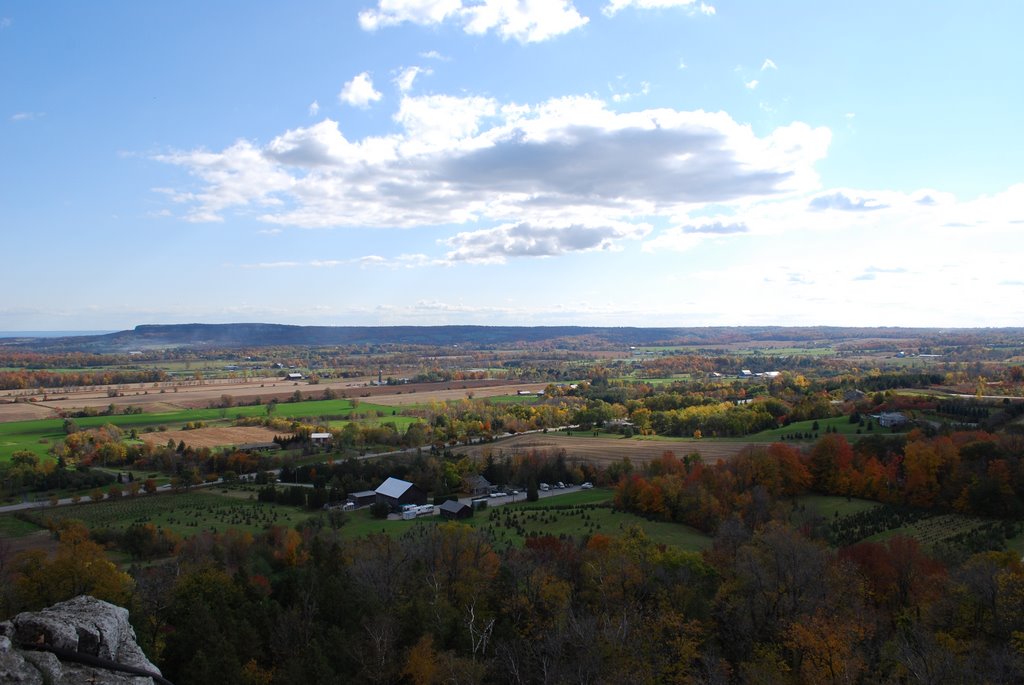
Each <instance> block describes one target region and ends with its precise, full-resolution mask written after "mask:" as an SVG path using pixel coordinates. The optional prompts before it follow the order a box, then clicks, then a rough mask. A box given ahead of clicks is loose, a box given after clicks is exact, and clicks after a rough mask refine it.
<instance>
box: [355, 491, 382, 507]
mask: <svg viewBox="0 0 1024 685" xmlns="http://www.w3.org/2000/svg"><path fill="white" fill-rule="evenodd" d="M348 501H349V502H351V503H352V504H354V505H356V506H357V507H368V506H370V505H371V504H373V503H374V502H376V501H377V493H376V492H374V491H373V490H361V491H359V492H350V493H349V495H348Z"/></svg>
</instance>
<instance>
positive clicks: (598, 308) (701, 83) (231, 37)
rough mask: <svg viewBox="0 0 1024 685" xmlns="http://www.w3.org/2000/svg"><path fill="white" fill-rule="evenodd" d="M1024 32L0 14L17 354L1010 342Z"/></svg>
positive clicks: (932, 19)
mask: <svg viewBox="0 0 1024 685" xmlns="http://www.w3.org/2000/svg"><path fill="white" fill-rule="evenodd" d="M1022 25H1024V4H1022V3H1020V2H1011V1H1006V2H991V3H985V4H983V5H978V4H976V3H972V4H967V3H953V2H909V1H908V2H898V3H893V2H861V3H821V2H810V1H807V2H786V1H779V2H771V3H767V2H758V3H753V2H744V3H737V2H728V1H722V2H715V1H714V0H708V1H706V2H701V1H700V0H695V1H684V0H601V1H600V2H588V1H584V0H344V1H343V0H336V1H335V2H292V3H287V4H286V5H285V4H282V3H271V2H252V1H246V2H228V1H223V2H216V3H189V2H186V3H135V2H106V3H81V2H60V1H58V2H48V3H37V2H24V1H23V2H9V1H3V0H0V93H2V95H0V227H2V237H3V245H4V253H5V254H6V255H7V259H5V260H4V262H5V266H4V286H3V292H4V295H3V297H0V330H82V329H121V328H129V327H132V326H135V325H137V324H142V323H181V322H232V321H267V322H280V323H297V324H317V325H346V324H357V325H391V324H456V323H459V324H461V323H472V324H500V325H509V324H522V325H561V324H579V325H637V326H701V325H751V324H753V325H765V324H778V325H808V324H829V325H852V326H871V325H885V326H1013V325H1022V324H1024V269H1022V268H1021V266H1020V265H1021V262H1022V256H1024V165H1022V164H1021V161H1020V160H1021V159H1022V158H1024V136H1022V135H1021V133H1020V123H1021V122H1022V121H1024V87H1022V85H1024V84H1022V78H1024V77H1022V75H1021V74H1022V67H1024V54H1022V49H1021V48H1020V47H1019V36H1018V35H1017V33H1018V32H1019V27H1020V26H1022Z"/></svg>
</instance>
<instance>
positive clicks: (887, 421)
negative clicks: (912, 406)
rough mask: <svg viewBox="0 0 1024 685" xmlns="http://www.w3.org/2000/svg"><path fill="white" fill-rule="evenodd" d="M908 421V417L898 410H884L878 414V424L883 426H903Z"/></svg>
mask: <svg viewBox="0 0 1024 685" xmlns="http://www.w3.org/2000/svg"><path fill="white" fill-rule="evenodd" d="M906 422H907V417H906V416H904V415H903V414H901V413H899V412H898V411H884V412H882V413H881V414H879V415H878V425H879V426H881V427H882V428H890V427H892V426H902V425H903V424H905V423H906Z"/></svg>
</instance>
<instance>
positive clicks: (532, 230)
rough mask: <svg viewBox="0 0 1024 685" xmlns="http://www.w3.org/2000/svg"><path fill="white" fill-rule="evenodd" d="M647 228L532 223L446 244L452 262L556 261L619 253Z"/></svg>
mask: <svg viewBox="0 0 1024 685" xmlns="http://www.w3.org/2000/svg"><path fill="white" fill-rule="evenodd" d="M650 230H651V227H650V226H649V225H647V224H632V223H626V222H617V223H614V224H609V225H604V226H602V225H596V226H585V225H582V224H574V225H538V224H532V223H528V222H522V223H517V224H504V225H502V226H498V227H496V228H487V229H482V230H479V231H468V232H464V233H458V234H456V235H454V236H452V237H451V238H449V239H447V240H446V241H445V244H446V245H448V246H449V247H451V248H452V250H451V251H450V252H448V254H447V259H448V260H450V261H452V262H461V261H466V262H475V263H501V262H504V261H505V260H506V258H509V257H555V256H558V255H561V254H566V253H569V252H590V251H594V250H611V249H616V247H617V245H618V243H619V242H620V241H622V240H626V239H628V240H638V239H640V238H642V237H644V236H645V235H647V234H648V233H649V232H650Z"/></svg>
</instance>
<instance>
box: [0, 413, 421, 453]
mask: <svg viewBox="0 0 1024 685" xmlns="http://www.w3.org/2000/svg"><path fill="white" fill-rule="evenodd" d="M266 415H267V407H266V405H253V406H247V407H230V408H227V409H220V408H216V409H182V410H180V411H173V412H161V413H154V414H148V413H144V414H115V415H113V416H88V417H82V418H76V419H73V420H74V422H75V423H76V424H77V425H78V427H79V428H80V429H89V428H99V427H101V426H105V425H107V424H113V425H114V426H117V427H118V428H121V429H122V430H125V431H128V430H131V429H133V428H134V429H136V430H139V431H143V430H145V429H147V428H151V429H158V428H160V427H161V426H163V427H166V428H167V429H168V430H178V429H180V428H182V427H183V426H184V425H185V424H186V423H189V422H192V421H203V422H205V423H207V424H208V425H227V424H229V423H230V422H231V421H234V420H235V419H236V418H242V417H251V416H266ZM272 415H273V416H274V417H276V418H283V419H303V418H308V419H312V420H315V421H326V422H330V425H331V427H340V426H343V425H344V424H346V423H348V422H349V421H355V422H357V423H373V424H379V423H384V422H386V421H393V422H394V423H395V424H396V426H397V427H398V429H399V430H405V429H406V428H408V426H409V424H411V423H414V422H416V421H418V420H419V419H416V418H413V417H407V416H402V415H401V410H398V409H395V408H394V407H387V406H384V405H381V404H372V403H369V402H362V401H360V402H359V404H358V406H355V405H354V403H353V400H344V399H342V400H307V401H303V402H281V403H278V404H277V405H276V406H275V409H274V411H273V414H272ZM349 417H353V418H349ZM63 439H64V420H63V419H59V418H55V419H37V420H34V421H12V422H9V423H0V460H5V459H9V458H10V456H11V454H13V453H14V452H17V451H20V450H27V451H29V452H32V453H34V454H36V455H39V456H40V457H43V456H46V454H47V452H48V451H49V449H50V447H51V446H52V445H53V444H54V443H57V442H60V441H61V440H63Z"/></svg>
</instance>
